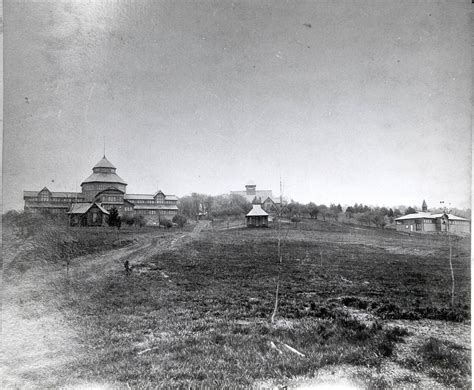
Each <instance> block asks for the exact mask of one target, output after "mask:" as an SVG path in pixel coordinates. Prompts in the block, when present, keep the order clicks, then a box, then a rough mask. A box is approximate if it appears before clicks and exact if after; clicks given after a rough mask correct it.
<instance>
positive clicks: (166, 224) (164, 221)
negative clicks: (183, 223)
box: [160, 218, 173, 229]
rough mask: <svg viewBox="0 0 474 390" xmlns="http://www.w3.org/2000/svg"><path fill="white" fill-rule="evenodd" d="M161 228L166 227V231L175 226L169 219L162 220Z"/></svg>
mask: <svg viewBox="0 0 474 390" xmlns="http://www.w3.org/2000/svg"><path fill="white" fill-rule="evenodd" d="M160 226H164V227H165V228H166V229H169V228H170V227H172V226H173V223H172V222H171V221H170V220H169V219H166V218H161V219H160Z"/></svg>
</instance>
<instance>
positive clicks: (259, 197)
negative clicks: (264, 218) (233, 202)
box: [230, 182, 280, 213]
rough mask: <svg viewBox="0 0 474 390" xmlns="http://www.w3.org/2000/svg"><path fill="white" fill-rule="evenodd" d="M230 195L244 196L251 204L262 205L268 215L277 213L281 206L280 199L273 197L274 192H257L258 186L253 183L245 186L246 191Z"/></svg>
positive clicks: (234, 192)
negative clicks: (278, 207)
mask: <svg viewBox="0 0 474 390" xmlns="http://www.w3.org/2000/svg"><path fill="white" fill-rule="evenodd" d="M230 193H231V195H240V196H243V197H244V198H245V199H246V200H247V201H248V202H250V203H254V204H261V205H262V208H263V209H264V210H265V211H266V212H268V213H270V212H274V211H276V208H277V206H278V205H279V204H280V199H279V198H276V197H273V193H272V190H257V185H256V184H254V183H252V182H250V183H249V184H247V185H246V186H245V191H231V192H230Z"/></svg>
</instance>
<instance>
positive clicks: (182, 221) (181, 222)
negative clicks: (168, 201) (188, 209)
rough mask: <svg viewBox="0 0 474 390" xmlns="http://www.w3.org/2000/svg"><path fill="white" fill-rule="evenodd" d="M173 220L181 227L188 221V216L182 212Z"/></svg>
mask: <svg viewBox="0 0 474 390" xmlns="http://www.w3.org/2000/svg"><path fill="white" fill-rule="evenodd" d="M172 221H173V222H174V223H175V224H177V225H178V226H179V227H181V228H182V227H183V226H184V225H185V224H186V222H188V220H187V218H186V217H185V216H184V215H182V214H176V215H175V216H174V217H173V220H172Z"/></svg>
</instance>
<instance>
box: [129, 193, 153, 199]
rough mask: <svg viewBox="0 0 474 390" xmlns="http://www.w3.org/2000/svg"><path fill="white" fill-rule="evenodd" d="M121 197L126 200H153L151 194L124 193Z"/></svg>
mask: <svg viewBox="0 0 474 390" xmlns="http://www.w3.org/2000/svg"><path fill="white" fill-rule="evenodd" d="M123 198H124V199H127V200H133V199H136V200H154V198H153V195H152V194H125V195H124V197H123Z"/></svg>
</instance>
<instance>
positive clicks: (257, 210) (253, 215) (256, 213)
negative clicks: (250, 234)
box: [245, 204, 268, 227]
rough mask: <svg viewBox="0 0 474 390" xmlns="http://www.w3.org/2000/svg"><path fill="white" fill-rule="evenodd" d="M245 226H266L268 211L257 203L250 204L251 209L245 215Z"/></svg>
mask: <svg viewBox="0 0 474 390" xmlns="http://www.w3.org/2000/svg"><path fill="white" fill-rule="evenodd" d="M245 220H246V222H247V227H268V213H267V212H266V211H265V210H264V209H262V206H261V205H259V204H254V205H252V210H250V212H249V213H248V214H247V215H246V216H245Z"/></svg>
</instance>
